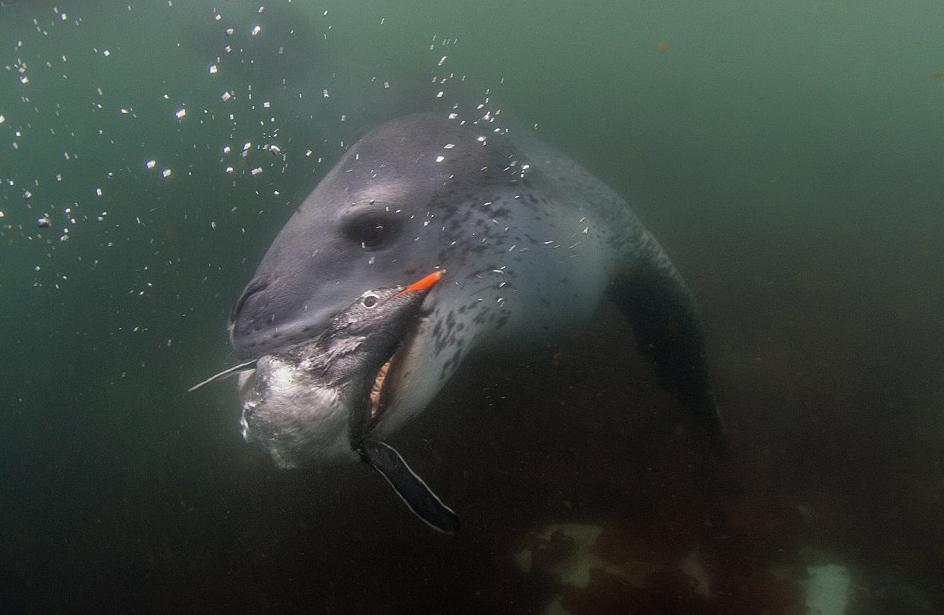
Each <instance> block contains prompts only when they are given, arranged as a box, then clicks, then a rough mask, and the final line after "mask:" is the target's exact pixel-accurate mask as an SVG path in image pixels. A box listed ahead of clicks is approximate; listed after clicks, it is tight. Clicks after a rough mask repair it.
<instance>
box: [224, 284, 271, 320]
mask: <svg viewBox="0 0 944 615" xmlns="http://www.w3.org/2000/svg"><path fill="white" fill-rule="evenodd" d="M268 286H269V282H268V281H266V280H253V281H252V282H250V283H249V284H248V285H246V289H245V290H244V291H243V294H242V295H241V296H240V297H239V299H238V300H237V301H236V305H234V306H233V309H232V311H231V312H230V313H229V322H230V324H235V323H236V317H237V316H238V315H239V311H240V310H241V309H243V305H245V304H246V301H248V300H249V297H251V296H252V295H254V294H256V293H258V292H260V291H262V290H265V289H266V288H268Z"/></svg>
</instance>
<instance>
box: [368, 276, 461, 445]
mask: <svg viewBox="0 0 944 615" xmlns="http://www.w3.org/2000/svg"><path fill="white" fill-rule="evenodd" d="M444 273H445V270H444V269H443V270H439V271H435V272H433V273H431V274H429V275H428V276H426V277H424V278H422V279H420V280H417V281H416V282H414V283H413V284H410V285H409V286H407V287H406V288H404V289H403V290H402V291H400V293H398V294H399V295H403V294H406V293H411V292H417V291H427V290H429V288H430V287H432V286H433V285H434V284H436V283H437V282H438V281H439V279H440V278H441V277H442V276H443V274H444ZM417 324H418V323H413V325H412V326H411V327H410V330H409V331H408V332H407V334H406V335H404V336H403V339H402V340H401V341H400V343H399V344H397V346H396V347H395V348H394V349H393V353H391V355H390V356H389V357H388V358H387V360H386V361H385V362H384V363H383V365H381V366H380V369H379V370H377V375H376V376H374V380H373V382H372V384H371V386H370V393H369V394H368V403H369V410H370V418H369V425H368V430H369V429H370V428H373V426H374V425H376V424H377V422H378V421H379V420H380V419H381V418H382V417H383V414H384V412H385V411H386V409H387V405H388V403H389V401H390V389H391V386H392V384H391V383H395V382H396V381H397V372H398V368H399V367H400V363H401V361H400V358H401V355H406V354H407V353H408V352H409V345H410V344H411V343H412V341H413V338H414V336H415V335H416V330H417V328H418V327H417ZM388 376H389V378H388Z"/></svg>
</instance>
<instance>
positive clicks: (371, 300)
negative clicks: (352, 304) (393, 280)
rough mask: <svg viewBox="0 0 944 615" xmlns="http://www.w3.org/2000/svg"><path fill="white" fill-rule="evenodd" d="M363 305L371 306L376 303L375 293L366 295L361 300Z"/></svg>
mask: <svg viewBox="0 0 944 615" xmlns="http://www.w3.org/2000/svg"><path fill="white" fill-rule="evenodd" d="M362 303H363V304H364V307H366V308H372V307H374V306H375V305H377V295H367V296H366V297H364V300H363V302H362Z"/></svg>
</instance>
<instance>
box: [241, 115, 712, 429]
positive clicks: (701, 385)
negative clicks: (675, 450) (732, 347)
mask: <svg viewBox="0 0 944 615" xmlns="http://www.w3.org/2000/svg"><path fill="white" fill-rule="evenodd" d="M433 267H442V268H444V269H446V270H447V271H448V274H447V275H446V277H444V279H443V280H442V282H441V283H439V284H437V285H436V287H435V288H433V289H432V291H431V292H430V293H429V294H428V296H427V297H426V298H425V302H426V303H425V306H426V308H427V312H426V313H424V315H423V316H422V317H421V318H420V319H419V321H418V322H417V328H416V331H415V333H414V334H412V335H411V336H409V338H408V339H406V340H404V343H403V347H401V348H400V349H399V350H398V351H397V353H396V357H395V358H394V360H393V361H392V362H391V366H390V371H389V374H388V375H387V383H386V385H385V388H386V398H387V400H388V403H389V406H388V410H387V411H386V412H384V414H383V417H382V418H381V419H380V421H379V422H378V424H377V425H376V426H375V430H376V433H378V434H381V435H383V434H389V433H391V432H393V431H395V430H396V429H398V428H399V427H400V426H402V425H403V424H404V422H405V421H407V420H409V418H410V417H412V416H414V415H415V414H416V413H418V412H421V411H422V410H423V409H425V408H426V407H427V406H428V405H429V402H430V401H431V400H432V399H433V398H434V397H435V395H436V393H437V392H438V391H439V390H440V389H441V388H442V387H443V386H444V384H445V383H446V382H447V381H448V380H449V378H451V377H452V376H453V375H454V374H455V372H456V371H457V370H458V369H459V368H460V366H461V365H462V362H463V359H464V358H465V357H466V356H467V355H468V354H469V352H470V351H471V350H472V349H475V348H487V347H488V346H489V345H492V344H502V345H503V346H506V347H507V346H515V345H521V346H522V347H524V346H525V344H527V341H528V340H529V339H530V338H533V337H534V336H540V337H542V338H546V337H549V336H550V337H553V336H554V335H556V334H559V333H560V332H561V331H563V330H572V329H573V328H574V327H575V326H580V324H581V323H583V322H586V321H587V320H588V319H589V318H590V317H591V315H592V314H593V313H594V310H595V308H596V307H597V305H598V304H599V302H600V301H601V300H603V299H604V298H605V297H609V298H611V299H613V300H614V301H616V303H617V304H618V305H619V306H620V308H622V309H623V311H624V312H625V313H626V314H627V316H628V317H629V318H630V319H631V320H632V322H633V326H634V328H635V331H636V334H637V338H638V339H639V340H640V341H641V342H642V347H643V350H644V351H645V352H647V353H648V354H650V355H651V356H652V357H653V359H654V360H655V361H656V364H657V367H658V369H659V372H660V374H661V375H662V376H663V377H664V379H665V381H666V382H667V384H669V385H670V386H672V387H673V388H674V389H675V390H676V391H677V392H678V394H679V398H680V400H681V401H682V402H683V403H684V404H685V405H686V406H688V407H689V408H690V409H691V410H692V412H693V413H694V415H695V418H696V420H698V422H699V423H701V424H703V425H704V426H706V427H707V428H708V429H709V430H711V431H712V432H713V433H720V422H719V420H718V417H717V413H716V409H715V406H714V401H713V399H712V396H711V392H710V387H709V383H708V378H707V371H706V369H705V364H704V356H703V354H704V353H703V339H702V333H701V326H700V324H699V321H698V319H697V316H696V314H695V308H694V301H693V299H692V296H691V293H690V292H689V290H688V288H687V287H686V286H685V284H684V283H683V282H682V279H681V277H680V276H679V275H678V273H677V272H676V270H675V268H674V267H673V266H672V263H671V261H670V260H669V258H668V256H666V254H665V253H664V251H663V250H662V248H661V247H660V246H659V244H658V242H657V241H656V240H655V239H654V238H653V236H652V235H651V234H650V233H649V232H648V231H647V230H646V229H645V228H643V226H642V225H641V224H640V223H639V221H638V219H637V218H636V217H635V215H634V214H633V213H632V211H631V210H630V208H629V206H628V205H627V204H626V202H625V201H624V200H623V199H622V198H620V197H619V196H618V195H617V194H615V193H614V192H613V191H612V190H610V189H609V188H608V187H607V186H606V185H604V184H603V183H602V182H600V181H599V180H598V179H596V178H595V177H593V176H592V175H591V174H590V173H588V172H587V171H586V170H584V169H583V168H582V167H581V166H580V165H578V164H577V163H575V162H574V161H572V160H570V159H568V158H567V157H566V156H563V155H561V154H559V153H557V152H556V151H555V150H553V149H552V148H550V147H548V146H546V145H544V144H543V143H541V142H539V141H537V140H535V139H531V138H526V137H516V136H515V135H514V134H509V135H503V134H496V133H495V132H494V131H493V130H492V127H491V125H490V124H486V125H485V126H477V125H474V124H463V123H461V122H460V121H458V120H455V119H450V118H449V117H447V116H445V115H444V114H418V115H410V116H405V117H402V118H399V119H397V120H393V121H391V122H388V123H386V124H383V125H381V126H380V127H378V128H377V129H375V130H374V131H373V132H371V133H370V134H368V135H367V136H365V137H364V138H362V139H361V140H360V141H358V142H357V143H355V144H354V145H353V146H352V147H351V148H350V150H349V151H348V152H347V154H346V155H345V156H344V157H343V158H342V160H341V161H340V162H339V163H338V164H337V165H336V166H335V167H334V169H332V171H330V172H329V173H328V174H327V175H326V176H325V178H324V179H323V180H322V181H321V183H320V184H319V185H318V186H317V187H316V188H315V190H314V191H313V192H312V193H311V194H310V195H309V196H308V197H307V198H306V199H305V201H304V202H303V203H302V204H301V206H300V207H299V208H298V209H297V210H296V212H295V213H294V215H293V216H292V217H291V219H290V220H289V221H288V222H287V223H286V225H285V226H284V227H283V228H282V230H281V232H280V233H279V235H278V236H277V237H276V239H275V241H274V242H273V244H272V245H271V247H270V248H269V250H268V252H267V253H266V255H265V257H264V258H263V260H262V262H261V263H260V265H259V267H258V269H257V271H256V274H255V276H254V277H253V279H252V280H251V281H250V282H249V284H248V285H247V287H246V289H245V291H244V292H243V294H242V296H241V297H240V299H239V300H238V301H237V304H236V306H235V307H234V309H233V312H232V316H231V321H230V332H231V340H232V343H233V346H234V348H235V349H236V352H237V353H238V354H239V355H240V356H241V357H243V358H252V357H257V356H261V355H263V354H266V353H268V352H271V351H273V350H274V349H278V348H283V347H285V346H287V345H291V344H297V343H299V342H303V341H304V340H306V339H311V338H312V337H313V336H315V335H317V334H318V333H319V332H320V331H322V330H323V329H324V328H325V327H326V326H327V323H329V322H330V319H331V318H332V316H333V315H335V314H337V313H338V312H339V311H341V310H343V309H344V308H345V306H346V305H348V304H349V303H350V302H351V300H352V299H353V298H355V297H357V296H358V295H359V294H360V293H361V292H363V291H364V289H368V288H381V287H385V286H390V285H392V284H396V283H399V282H400V281H402V280H404V279H411V278H412V277H413V276H416V275H418V274H421V273H422V272H425V271H429V270H430V269H431V268H433Z"/></svg>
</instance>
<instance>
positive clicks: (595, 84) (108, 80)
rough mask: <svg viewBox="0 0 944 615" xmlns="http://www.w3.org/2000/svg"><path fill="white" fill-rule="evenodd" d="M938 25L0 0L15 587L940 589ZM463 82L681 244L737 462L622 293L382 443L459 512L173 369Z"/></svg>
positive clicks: (2, 594)
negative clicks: (316, 193)
mask: <svg viewBox="0 0 944 615" xmlns="http://www.w3.org/2000/svg"><path fill="white" fill-rule="evenodd" d="M942 23H944V5H941V4H940V3H937V2H917V3H911V4H909V5H907V6H902V7H899V6H897V5H895V6H892V5H889V4H887V3H879V2H864V3H846V2H825V3H824V2H792V3H782V4H781V5H780V6H766V5H764V6H760V5H757V4H756V3H749V2H734V1H725V2H713V3H709V4H706V5H705V6H695V5H693V4H692V3H680V2H671V3H655V4H653V3H639V2H626V3H624V2H594V3H589V4H588V3H580V4H575V3H563V2H547V1H545V2H520V3H514V4H513V5H512V6H509V5H508V3H503V2H477V3H473V4H461V3H450V2H435V3H434V2H408V3H393V2H356V3H355V2H301V1H298V0H296V1H295V2H288V1H286V0H275V1H273V2H266V3H237V2H234V1H232V0H231V1H228V2H205V1H194V2H189V1H188V2H184V1H183V0H174V1H173V2H166V1H161V2H147V3H145V2H98V3H78V2H60V3H49V2H42V1H33V2H27V1H25V0H21V1H19V2H10V1H2V2H0V215H2V218H0V246H2V256H0V259H2V260H0V302H2V303H0V344H2V348H3V350H4V355H5V358H6V359H5V361H4V367H3V370H2V387H0V412H2V417H3V422H2V425H3V427H2V429H0V472H2V477H3V479H2V485H0V515H2V516H0V605H2V610H4V612H19V611H26V612H68V611H86V612H87V611H89V610H100V611H117V610H133V611H136V612H141V611H165V612H166V611H170V610H178V609H184V610H196V609H201V610H205V609H210V610H223V609H226V610H229V611H230V612H233V611H246V612H272V611H279V612H284V611H306V612H328V613H348V612H359V613H392V612H404V613H406V612H410V613H415V612H438V613H463V612H475V613H482V612H508V613H529V612H534V613H538V612H569V613H574V614H577V613H608V612H620V613H623V612H634V613H679V612H690V613H760V612H770V613H803V612H822V613H830V614H832V613H839V612H842V611H845V612H846V613H933V612H939V611H940V610H941V609H944V580H942V576H941V571H942V570H944V404H942V401H941V399H942V397H944V395H942V394H944V351H942V348H944V321H942V319H941V313H942V308H944V284H942V283H941V282H942V280H944V258H942V256H941V255H942V248H944V239H942V237H944V214H942V206H944V196H942V195H944V156H942V154H941V152H942V144H944V42H942V40H944V39H942V37H941V36H940V31H941V24H942ZM256 28H258V29H256ZM230 29H231V32H230V31H229V30H230ZM440 92H442V95H441V96H439V93H440ZM469 97H471V98H472V99H474V100H477V101H481V102H482V103H483V104H485V105H486V107H487V109H489V110H492V112H493V113H494V111H496V110H499V109H500V110H501V115H502V117H503V118H513V120H511V119H510V120H508V121H509V122H514V125H516V126H524V127H528V128H527V129H529V130H536V131H537V134H538V136H540V137H542V138H544V139H545V140H547V141H549V142H551V143H553V144H554V145H556V146H557V147H558V148H560V149H561V150H563V151H565V152H567V153H569V154H571V155H572V156H573V157H575V158H576V159H578V160H580V161H581V162H583V163H584V164H585V165H586V166H588V167H589V168H590V169H591V170H593V171H594V172H595V173H597V174H598V175H599V176H600V177H601V178H603V179H605V180H606V181H607V182H608V183H610V184H611V185H612V186H613V187H614V188H615V189H617V190H618V191H619V192H621V193H622V194H623V195H625V196H626V197H627V199H628V200H630V202H631V203H633V204H634V207H635V208H636V211H637V213H638V214H639V215H640V217H641V218H642V219H643V220H645V221H646V223H647V224H648V225H649V227H650V228H651V229H652V230H653V232H655V233H656V235H658V236H659V237H660V239H661V240H662V241H663V243H664V244H665V246H666V248H667V249H668V251H669V253H670V254H671V255H672V256H673V259H674V260H675V262H676V263H677V264H678V266H679V268H680V269H681V270H682V272H683V273H684V275H685V276H686V278H687V279H688V280H689V282H690V284H691V285H692V287H693V288H694V289H695V291H696V294H697V295H698V297H699V301H700V304H701V309H702V312H703V316H704V320H705V323H706V327H707V330H708V338H709V360H710V364H711V369H712V375H713V377H714V380H715V387H716V389H717V393H718V397H719V401H720V403H721V406H722V410H723V411H724V414H725V418H726V421H727V425H728V429H729V431H730V434H729V435H730V437H731V442H732V454H731V455H730V458H729V459H727V460H725V461H719V460H717V459H715V458H713V457H712V456H711V455H710V454H709V453H708V452H707V450H706V449H705V447H704V446H701V445H700V443H699V441H698V440H699V439H698V436H697V434H692V433H688V430H687V429H686V428H685V427H684V420H683V417H682V416H681V413H680V411H679V410H678V408H677V407H676V406H675V402H674V401H673V399H672V398H671V396H670V395H668V394H667V393H665V392H664V391H662V390H661V389H660V388H659V386H658V385H657V384H656V383H655V380H654V377H653V375H652V374H651V372H650V371H649V370H650V368H649V367H648V366H647V365H646V364H645V362H644V361H642V360H641V359H640V358H639V357H638V356H637V355H636V353H635V350H634V344H633V343H632V341H631V339H630V337H629V329H628V327H627V325H626V324H625V323H624V322H622V320H621V318H620V317H619V316H618V315H617V314H616V313H615V312H614V311H613V310H611V309H604V310H603V311H602V312H601V314H600V317H599V318H598V319H597V323H595V325H594V327H593V328H592V329H591V330H590V331H587V332H585V333H584V334H582V336H581V338H580V339H579V340H578V341H576V342H574V341H571V342H562V343H560V344H557V345H552V344H549V345H548V347H547V348H540V349H535V350H536V352H534V353H533V354H532V356H529V357H526V358H522V357H520V356H518V357H507V358H498V359H495V360H490V361H482V362H480V363H478V364H476V363H472V364H470V365H468V366H467V367H466V368H465V370H464V372H463V373H462V375H461V377H457V379H456V380H455V381H454V382H453V383H451V385H450V386H449V387H448V388H447V389H446V390H445V391H444V392H443V393H442V395H441V396H440V397H439V399H438V400H437V401H436V402H435V403H434V406H435V407H434V408H431V412H428V413H427V414H426V415H425V416H424V418H423V419H422V420H421V421H419V422H417V423H416V424H414V425H411V426H410V427H409V428H408V429H407V430H405V431H404V432H402V433H401V434H399V436H398V437H399V445H400V447H401V449H402V450H405V451H409V452H410V453H411V455H412V457H413V458H415V459H416V460H417V461H416V465H417V466H420V467H421V468H422V469H423V472H424V475H425V476H427V477H428V478H429V479H430V480H431V481H433V482H434V483H435V484H436V485H437V486H438V489H439V491H440V492H441V493H442V494H443V495H444V496H446V497H447V499H448V500H449V501H451V502H452V503H454V504H455V506H456V507H457V508H458V509H460V510H461V512H462V516H463V521H464V524H465V527H464V529H463V531H462V532H461V533H460V534H459V535H458V536H457V537H455V538H444V537H442V536H438V535H434V534H432V533H430V532H428V531H427V530H426V529H425V528H424V527H423V526H422V525H421V524H419V523H417V522H416V521H415V520H414V519H413V518H412V517H410V516H409V515H408V514H406V513H405V512H404V511H403V510H402V509H401V507H400V505H399V503H398V502H397V501H396V498H395V496H393V495H392V494H391V493H389V492H387V491H385V490H383V489H381V488H379V487H378V486H377V484H376V482H375V479H374V477H372V476H367V475H366V473H364V472H363V471H362V468H340V469H324V470H315V471H312V472H305V473H302V472H295V473H293V472H288V473H286V472H280V471H278V470H276V469H274V468H272V467H271V464H269V463H267V461H266V460H265V459H263V458H261V457H260V456H259V455H258V454H257V453H255V452H253V451H251V450H249V449H248V447H247V446H246V445H245V444H244V443H243V442H242V441H241V439H240V436H239V428H238V423H237V419H238V414H239V413H238V405H237V400H236V397H235V393H234V392H232V391H231V390H230V388H229V387H225V386H220V387H218V388H214V389H211V390H207V391H205V392H200V393H199V394H193V395H187V394H185V393H184V391H185V390H186V388H187V387H188V386H190V385H191V384H193V383H194V382H196V381H198V380H200V379H202V378H203V377H204V376H206V375H208V374H210V373H212V372H214V371H216V370H217V369H218V368H220V367H222V366H223V365H226V364H229V363H230V362H231V361H232V358H231V357H230V356H229V354H228V353H229V345H228V340H227V337H226V331H225V323H226V318H227V314H228V311H229V309H230V307H231V305H232V303H233V301H234V300H235V299H236V297H237V296H238V295H239V293H240V291H241V289H242V287H243V285H244V284H245V283H246V281H247V280H248V279H249V278H250V276H251V274H252V271H253V269H254V268H255V265H256V263H257V262H258V259H259V258H260V257H261V255H262V253H263V251H264V250H265V248H266V246H267V245H268V243H269V242H270V241H271V240H272V238H273V237H274V235H275V233H276V232H277V230H278V229H279V227H280V226H281V225H282V224H283V223H284V221H285V220H286V219H287V217H288V216H289V215H290V213H291V212H292V210H293V207H294V206H295V205H296V204H297V203H298V202H299V201H300V199H301V198H302V197H303V196H304V195H305V194H307V192H308V191H310V190H311V188H312V187H313V186H314V185H315V183H316V182H317V180H318V178H319V177H320V176H321V175H322V174H323V173H325V172H326V171H327V170H328V169H329V168H330V167H331V164H332V162H333V161H334V160H336V159H337V158H338V157H339V155H340V154H341V153H342V152H343V151H344V150H345V148H346V147H347V146H348V145H350V144H351V143H352V142H353V141H354V140H356V139H357V138H358V137H359V136H362V135H363V134H364V133H365V132H366V131H367V130H369V128H370V127H372V126H373V125H375V124H377V123H378V122H380V121H382V120H383V119H386V118H390V117H395V116H396V115H398V114H399V113H404V112H408V111H410V110H413V109H418V108H426V107H429V106H435V105H436V104H442V103H443V102H445V103H446V104H449V103H450V102H451V101H452V100H459V99H460V98H461V99H462V100H467V99H469ZM41 219H45V220H48V226H46V224H47V223H46V222H41V221H40V220H41Z"/></svg>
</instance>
